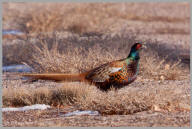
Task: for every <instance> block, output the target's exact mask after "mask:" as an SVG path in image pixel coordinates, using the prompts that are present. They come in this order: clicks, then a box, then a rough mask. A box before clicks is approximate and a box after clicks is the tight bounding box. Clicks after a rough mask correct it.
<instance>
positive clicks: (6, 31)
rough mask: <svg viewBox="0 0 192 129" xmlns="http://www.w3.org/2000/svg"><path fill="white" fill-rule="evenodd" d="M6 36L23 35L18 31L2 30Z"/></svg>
mask: <svg viewBox="0 0 192 129" xmlns="http://www.w3.org/2000/svg"><path fill="white" fill-rule="evenodd" d="M6 34H13V35H16V34H18V35H20V34H24V33H23V32H21V31H19V30H3V35H6Z"/></svg>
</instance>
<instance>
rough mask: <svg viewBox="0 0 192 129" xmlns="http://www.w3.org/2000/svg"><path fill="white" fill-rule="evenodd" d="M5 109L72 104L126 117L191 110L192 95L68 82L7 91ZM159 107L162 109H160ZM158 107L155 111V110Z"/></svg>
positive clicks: (154, 87) (165, 88)
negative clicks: (41, 104) (107, 88)
mask: <svg viewBox="0 0 192 129" xmlns="http://www.w3.org/2000/svg"><path fill="white" fill-rule="evenodd" d="M2 97H3V106H25V105H32V104H36V103H43V104H49V105H52V106H62V105H64V106H65V105H71V106H74V107H75V108H76V109H79V110H96V111H99V112H100V113H101V114H102V115H114V114H118V115H125V114H133V113H136V112H142V111H148V110H157V109H158V111H165V110H166V111H176V110H178V109H182V108H185V109H190V96H189V95H187V94H185V93H184V92H183V91H182V87H179V86H176V85H174V86H170V85H166V84H164V85H161V86H159V84H158V83H154V84H147V83H146V84H144V85H143V84H141V83H137V84H136V85H135V86H132V87H131V86H130V87H125V88H123V89H120V90H118V91H117V90H113V89H111V90H110V91H109V92H102V91H100V90H98V89H97V88H96V87H95V86H90V85H86V84H83V83H66V84H64V86H63V87H59V88H57V87H55V88H53V89H51V88H48V87H42V88H37V89H33V90H31V89H26V88H25V89H23V88H18V89H9V88H8V89H6V88H4V89H3V95H2ZM157 107H158V108H157ZM154 108H155V109H154Z"/></svg>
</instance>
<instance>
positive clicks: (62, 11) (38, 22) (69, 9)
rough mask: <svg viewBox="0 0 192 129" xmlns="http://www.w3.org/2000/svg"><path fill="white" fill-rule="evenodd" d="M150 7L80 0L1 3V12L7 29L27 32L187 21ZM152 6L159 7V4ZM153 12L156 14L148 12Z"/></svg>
mask: <svg viewBox="0 0 192 129" xmlns="http://www.w3.org/2000/svg"><path fill="white" fill-rule="evenodd" d="M158 4H159V5H160V7H161V6H164V7H163V8H164V9H165V10H167V11H168V12H170V13H172V10H176V9H177V8H179V9H183V8H184V9H183V11H184V10H185V11H186V10H187V9H188V8H189V7H188V6H189V5H188V4H187V3H184V4H183V5H182V4H176V3H174V4H175V6H170V5H169V4H168V3H167V5H166V6H165V5H164V4H165V3H163V4H162V5H161V4H160V3H158ZM137 5H139V6H138V7H137ZM143 6H147V7H145V10H146V12H150V13H145V12H143V11H142V10H140V9H138V8H141V7H143ZM130 7H132V8H130ZM153 7H154V6H151V5H150V4H148V5H147V4H144V3H140V4H138V3H83V6H82V4H81V3H51V4H50V3H38V4H36V3H4V4H3V12H6V13H4V14H3V21H4V22H7V23H10V24H11V26H12V28H10V29H13V28H17V29H18V30H21V31H23V32H27V33H31V32H52V31H55V30H56V31H61V30H67V31H70V32H74V33H78V34H83V33H85V32H103V31H105V32H107V31H111V30H112V29H111V28H113V26H116V25H117V19H118V20H119V21H126V20H129V21H142V22H157V21H158V22H166V23H186V22H189V19H190V18H189V17H187V15H184V16H185V17H176V16H170V17H167V16H162V15H161V13H160V12H159V11H156V10H155V9H153ZM155 7H156V8H159V6H155ZM29 8H30V9H29ZM161 8H162V7H161ZM179 9H178V10H179ZM37 10H38V11H37ZM154 11H155V12H156V13H157V14H156V15H151V12H154ZM178 13H180V12H178ZM182 15H183V14H182ZM182 15H181V16H182ZM5 25H6V24H5Z"/></svg>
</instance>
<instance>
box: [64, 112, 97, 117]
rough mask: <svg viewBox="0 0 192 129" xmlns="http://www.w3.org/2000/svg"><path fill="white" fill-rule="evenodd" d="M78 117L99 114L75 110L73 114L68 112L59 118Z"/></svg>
mask: <svg viewBox="0 0 192 129" xmlns="http://www.w3.org/2000/svg"><path fill="white" fill-rule="evenodd" d="M75 115H77V116H80V115H99V112H98V111H89V110H88V111H79V110H76V111H74V112H69V113H66V114H64V115H61V116H64V117H68V116H75Z"/></svg>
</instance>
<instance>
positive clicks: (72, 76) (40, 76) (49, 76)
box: [21, 73, 86, 82]
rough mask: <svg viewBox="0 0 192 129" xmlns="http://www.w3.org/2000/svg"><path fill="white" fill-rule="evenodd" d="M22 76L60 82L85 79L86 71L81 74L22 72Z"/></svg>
mask: <svg viewBox="0 0 192 129" xmlns="http://www.w3.org/2000/svg"><path fill="white" fill-rule="evenodd" d="M21 76H23V77H29V78H31V79H34V80H38V79H42V80H52V81H61V82H71V81H86V80H85V76H86V73H82V74H33V73H32V74H22V75H21Z"/></svg>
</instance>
